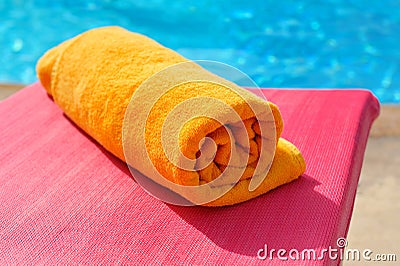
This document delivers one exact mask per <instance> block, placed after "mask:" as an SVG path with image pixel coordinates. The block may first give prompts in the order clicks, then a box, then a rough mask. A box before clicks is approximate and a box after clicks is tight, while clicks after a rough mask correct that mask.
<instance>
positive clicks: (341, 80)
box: [0, 0, 400, 103]
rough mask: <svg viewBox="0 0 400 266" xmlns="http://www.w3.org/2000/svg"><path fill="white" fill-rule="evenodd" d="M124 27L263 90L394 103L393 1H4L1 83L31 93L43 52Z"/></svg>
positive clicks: (399, 12) (399, 54) (397, 88)
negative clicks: (339, 92)
mask: <svg viewBox="0 0 400 266" xmlns="http://www.w3.org/2000/svg"><path fill="white" fill-rule="evenodd" d="M105 25H120V26H123V27H125V28H127V29H129V30H132V31H136V32H140V33H144V34H146V35H148V36H150V37H151V38H153V39H156V40H157V41H159V42H160V43H162V44H163V45H165V46H168V47H170V48H172V49H175V50H177V51H178V52H180V53H181V54H183V55H184V56H186V57H188V58H191V59H211V60H216V61H221V62H224V63H227V64H230V65H232V66H235V67H237V68H239V69H240V70H242V71H244V72H245V73H247V74H248V75H250V76H251V77H252V78H253V79H254V80H255V81H256V83H257V84H258V85H259V86H261V87H278V88H282V87H301V88H304V87H312V88H333V87H336V88H367V89H370V90H372V91H373V92H374V93H375V94H376V95H377V96H378V98H379V99H380V100H381V101H382V102H397V103H399V102H400V45H399V41H400V1H399V0H379V1H378V0H377V1H365V0H325V1H322V0H321V1H313V0H285V1H282V0H251V1H231V0H223V1H213V0H207V1H206V0H196V1H173V0H170V1H167V0H165V1H163V0H135V1H118V0H103V1H74V0H61V1H53V0H36V1H35V0H0V82H19V83H31V82H34V81H35V80H36V76H35V63H36V61H37V60H38V58H39V57H40V56H41V55H42V53H43V52H45V51H46V50H47V49H48V48H50V47H52V46H54V45H56V44H58V43H59V42H61V41H63V40H65V39H67V38H70V37H72V36H74V35H76V34H78V33H81V32H82V31H84V30H87V29H90V28H94V27H99V26H105Z"/></svg>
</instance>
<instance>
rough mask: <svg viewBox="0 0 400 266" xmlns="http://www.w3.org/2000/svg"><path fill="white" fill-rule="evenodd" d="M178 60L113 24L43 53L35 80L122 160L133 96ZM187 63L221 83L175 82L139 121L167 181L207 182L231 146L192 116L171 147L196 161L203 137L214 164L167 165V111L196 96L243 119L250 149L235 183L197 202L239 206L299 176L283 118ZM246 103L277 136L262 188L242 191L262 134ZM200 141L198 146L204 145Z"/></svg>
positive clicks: (217, 128)
mask: <svg viewBox="0 0 400 266" xmlns="http://www.w3.org/2000/svg"><path fill="white" fill-rule="evenodd" d="M185 62H189V60H187V59H185V58H184V57H182V56H181V55H179V54H177V53H176V52H174V51H172V50H170V49H168V48H165V47H163V46H162V45H160V44H158V43H157V42H155V41H153V40H151V39H150V38H147V37H145V36H143V35H140V34H136V33H132V32H129V31H126V30H124V29H122V28H119V27H104V28H98V29H94V30H90V31H87V32H85V33H83V34H81V35H78V36H76V37H75V38H73V39H70V40H68V41H66V42H64V43H62V44H60V45H59V46H57V47H55V48H53V49H51V50H49V51H48V52H47V53H46V54H45V55H44V56H43V57H42V58H41V59H40V60H39V62H38V64H37V72H38V76H39V79H40V81H41V83H42V85H43V86H44V87H45V89H46V91H47V92H48V93H49V94H50V95H51V96H52V97H53V99H54V101H55V102H56V103H57V104H58V105H59V106H60V107H61V109H62V110H63V111H64V112H65V114H66V115H67V116H68V117H69V118H70V119H71V120H73V121H74V122H75V123H76V124H77V125H78V126H79V127H81V128H82V129H83V130H84V131H85V132H86V133H88V134H89V135H90V136H91V137H93V138H94V139H95V140H96V141H98V142H99V143H100V144H101V145H102V146H104V147H105V148H106V149H107V150H108V151H110V152H111V153H113V154H114V155H115V156H117V157H119V158H120V159H121V160H124V161H126V159H127V158H125V155H124V150H123V139H122V135H123V132H122V131H123V123H124V115H125V112H126V110H127V107H128V106H129V103H130V100H131V98H132V95H134V93H135V91H136V90H137V88H138V87H139V86H140V85H142V84H143V82H145V81H146V80H148V79H149V78H150V77H151V76H153V75H154V74H156V73H158V72H159V71H161V70H163V69H166V68H167V67H170V66H172V65H175V64H179V63H185ZM192 66H193V71H192V72H194V73H196V75H197V74H198V73H200V76H202V77H203V76H204V77H205V78H207V79H212V80H217V81H218V82H220V83H221V84H222V85H218V84H205V83H196V82H194V83H191V84H184V85H179V86H175V87H174V88H173V89H172V90H170V91H169V92H168V93H165V94H164V97H161V98H160V99H159V102H158V103H157V104H155V105H154V106H153V109H152V112H151V113H150V115H149V117H148V121H147V123H146V125H145V136H144V137H145V143H146V148H147V149H148V150H147V155H148V156H149V157H150V159H151V161H152V162H153V163H154V166H155V168H156V169H157V170H158V171H159V172H160V173H161V174H162V175H163V176H164V177H165V178H166V179H168V180H169V181H171V182H173V183H176V184H181V185H186V186H196V185H199V184H203V183H208V182H211V181H213V180H214V179H216V178H217V177H218V175H219V174H221V172H223V170H224V169H225V168H226V167H227V166H226V164H228V161H229V160H228V158H229V156H230V151H229V149H226V147H229V146H230V145H231V144H232V143H230V140H229V138H227V135H228V133H229V132H227V131H226V130H224V127H223V125H221V124H220V123H218V122H216V121H215V120H213V119H209V118H197V119H192V120H191V121H189V122H188V123H186V124H185V125H184V126H183V127H182V132H181V133H180V135H179V140H178V143H179V149H177V152H178V151H179V152H182V153H183V154H184V155H185V156H186V157H189V158H191V159H193V160H196V158H198V155H199V154H198V151H199V143H200V141H201V139H203V138H204V137H206V136H207V137H210V138H212V139H213V140H214V141H215V142H216V143H217V144H218V147H219V148H218V149H217V152H216V155H215V158H214V161H213V162H212V163H211V164H210V165H209V166H208V167H205V168H203V169H202V170H199V171H187V170H182V169H179V167H177V166H176V165H174V164H173V163H171V161H170V158H169V157H167V156H166V155H165V153H164V150H163V146H162V145H163V143H162V142H161V134H162V127H163V123H164V122H165V120H166V119H167V115H168V113H169V112H171V110H173V108H174V106H175V105H176V104H177V103H181V102H184V101H185V100H188V99H191V98H194V97H199V96H201V97H206V98H213V99H217V100H221V101H224V102H225V103H227V104H228V105H229V106H231V107H232V108H233V109H234V110H235V112H236V113H237V114H238V115H239V117H240V121H237V120H235V121H233V122H232V124H231V125H233V126H234V125H235V123H239V122H243V124H244V126H245V128H246V130H247V132H246V133H247V136H248V139H249V147H247V148H248V151H249V153H251V154H250V155H249V159H248V161H247V162H246V164H245V165H246V169H245V171H244V172H245V174H243V176H242V177H241V178H240V181H239V182H238V183H237V184H236V185H235V186H234V187H233V188H232V189H231V190H229V191H228V192H227V193H226V194H224V195H223V196H221V197H219V198H218V199H216V200H213V201H211V202H208V203H204V204H202V205H205V206H225V205H232V204H236V203H240V202H243V201H246V200H249V199H252V198H255V197H257V196H259V195H262V194H264V193H266V192H268V191H270V190H272V189H274V188H276V187H278V186H280V185H283V184H286V183H289V182H291V181H292V180H294V179H296V178H297V177H299V176H300V175H301V174H302V173H304V171H305V167H306V166H305V162H304V159H303V157H302V155H301V153H300V152H299V151H298V149H297V148H296V147H295V146H294V145H293V144H291V143H290V142H288V141H287V140H284V139H283V138H280V134H281V132H282V130H283V121H282V118H281V115H280V112H279V109H278V107H277V106H276V105H274V104H272V103H269V102H268V103H267V102H265V101H263V100H261V99H259V98H258V97H256V96H254V95H252V94H251V93H248V92H245V90H243V92H242V91H240V95H239V96H238V95H236V94H235V93H234V92H232V91H231V90H229V89H227V88H226V87H225V86H223V85H224V84H225V81H224V80H223V79H221V78H219V77H215V76H214V75H212V74H211V73H209V72H207V71H205V70H202V69H201V68H197V66H195V64H193V65H191V66H190V67H192ZM190 67H189V68H190ZM185 69H187V67H186V68H185ZM177 75H179V74H177ZM169 80H170V82H171V84H174V82H175V81H176V80H179V77H178V76H176V77H174V76H173V75H172V76H171V77H169ZM168 82H169V81H168ZM228 83H229V82H227V84H228ZM240 90H241V89H240ZM151 94H152V91H151V90H147V91H145V92H144V93H143V97H144V98H146V97H149V96H151ZM243 95H244V96H243ZM243 98H244V99H243ZM248 103H250V104H251V105H254V106H259V107H260V108H262V107H263V106H265V105H268V107H269V109H270V110H271V111H272V116H273V120H274V121H275V129H276V138H277V139H276V151H275V157H274V159H273V162H272V165H271V168H270V170H269V172H268V174H267V176H266V177H265V179H264V180H263V182H262V183H261V185H260V186H258V187H257V189H255V190H254V191H249V183H250V178H251V173H252V172H253V171H254V166H255V165H256V164H257V163H260V162H259V161H258V159H259V158H258V156H259V153H260V152H259V151H258V152H257V145H259V141H260V139H262V137H260V136H261V135H260V132H259V131H260V130H259V123H258V121H257V120H256V119H255V115H256V114H254V112H253V111H252V109H251V108H249V106H248ZM205 104H207V106H205V107H207V109H210V110H208V111H209V112H210V113H212V114H215V115H216V116H218V115H220V113H221V111H220V109H219V108H217V107H213V106H214V105H210V104H209V102H204V105H205ZM138 108H139V109H140V108H141V106H139V107H138ZM256 109H257V108H256ZM224 115H225V114H222V116H224ZM267 122H268V121H267ZM136 130H138V129H136ZM238 140H239V139H236V141H238ZM239 142H240V141H239ZM193 143H194V144H193ZM205 145H206V144H205V143H203V146H205ZM200 146H201V145H200ZM238 147H242V146H240V145H239V146H238ZM254 147H255V148H254ZM258 147H259V146H258ZM253 148H254V149H253ZM254 150H255V152H254ZM175 155H176V158H178V157H179V155H177V154H172V156H175ZM132 156H133V161H134V162H136V164H135V165H132V166H133V167H134V168H136V169H137V170H138V171H140V172H142V173H143V174H145V175H151V173H150V172H148V171H147V169H143V168H142V167H141V165H144V163H143V162H142V160H143V154H134V153H132ZM129 162H132V160H130V161H129ZM177 192H178V193H179V191H177ZM180 194H182V193H180Z"/></svg>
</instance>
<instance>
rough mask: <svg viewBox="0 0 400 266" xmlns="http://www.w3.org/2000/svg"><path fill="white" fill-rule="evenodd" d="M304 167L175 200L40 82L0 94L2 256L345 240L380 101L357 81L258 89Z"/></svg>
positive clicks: (245, 259) (160, 259)
mask: <svg viewBox="0 0 400 266" xmlns="http://www.w3.org/2000/svg"><path fill="white" fill-rule="evenodd" d="M264 93H265V95H266V96H267V97H268V99H269V100H271V101H273V102H275V103H277V104H278V106H279V107H280V109H281V112H282V116H283V118H284V121H285V128H284V133H283V136H284V137H285V138H287V139H288V140H290V141H291V142H293V143H294V144H295V145H296V146H297V147H298V148H299V149H300V150H301V151H302V153H303V155H304V158H305V160H306V163H307V171H306V173H305V174H304V175H303V176H302V177H300V178H299V179H298V180H296V181H294V182H292V183H290V184H288V185H285V186H282V187H280V188H278V189H275V190H274V191H272V192H270V193H268V194H266V195H263V196H261V197H258V198H256V199H254V200H251V201H248V202H245V203H242V204H239V205H236V206H232V207H223V208H206V207H180V206H172V205H168V204H165V203H163V202H160V201H158V200H156V199H154V198H153V197H151V196H149V195H148V194H147V193H146V192H144V191H143V190H142V189H141V188H140V187H139V186H138V185H137V184H136V183H135V181H134V179H133V178H132V177H131V175H130V173H129V171H128V168H127V166H126V165H125V164H124V163H123V162H121V161H120V160H118V159H117V158H115V157H114V156H112V155H111V154H109V153H108V152H107V151H106V150H104V149H103V148H102V147H101V146H100V145H98V144H97V143H96V142H95V141H93V140H92V139H91V138H90V137H88V136H87V135H86V134H85V133H84V132H82V131H81V130H80V129H79V128H77V127H76V126H75V125H74V124H73V123H72V122H71V121H70V120H68V119H67V118H66V117H65V116H64V115H63V113H62V111H61V110H60V109H59V108H58V107H57V105H56V104H54V103H53V101H52V100H51V99H50V98H49V97H48V96H47V95H46V93H45V92H44V90H43V89H42V88H41V86H40V85H39V84H33V85H31V86H29V87H27V88H25V89H24V90H22V91H20V92H18V93H17V94H16V95H14V96H12V97H10V98H9V99H7V100H5V101H3V102H1V103H0V114H1V115H0V132H1V138H0V165H1V168H0V264H5V263H9V264H27V265H33V264H46V265H52V264H144V263H146V264H195V265H199V264H235V265H247V264H273V265H275V264H287V263H289V264H296V265H303V264H304V265H328V264H338V263H339V260H330V259H329V258H327V257H326V258H325V260H306V261H291V260H289V261H287V262H283V261H281V260H279V259H278V258H277V257H276V256H275V257H274V258H273V259H272V260H271V259H268V258H267V259H266V260H259V259H258V258H257V252H258V250H259V249H261V248H263V247H264V245H265V244H267V245H268V249H272V248H274V249H282V248H283V249H286V250H288V251H289V250H290V249H293V248H296V249H298V250H300V251H301V250H303V249H316V251H321V250H322V249H324V248H328V246H329V245H332V246H333V247H336V244H335V243H336V239H337V238H338V237H345V236H346V233H347V229H348V226H349V222H350V218H351V213H352V208H353V203H354V197H355V192H356V188H357V183H358V178H359V174H360V170H361V165H362V161H363V155H364V150H365V145H366V141H367V137H368V133H369V129H370V126H371V123H372V121H373V120H374V119H375V118H376V116H377V115H378V112H379V104H378V102H377V100H376V99H375V97H374V96H373V95H372V94H371V93H370V92H368V91H362V90H346V91H344V90H330V91H328V90H327V91H321V90H317V91H316V90H274V89H265V90H264Z"/></svg>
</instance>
